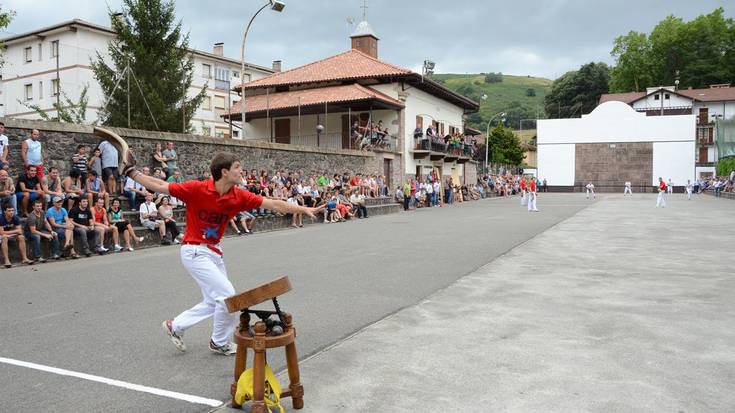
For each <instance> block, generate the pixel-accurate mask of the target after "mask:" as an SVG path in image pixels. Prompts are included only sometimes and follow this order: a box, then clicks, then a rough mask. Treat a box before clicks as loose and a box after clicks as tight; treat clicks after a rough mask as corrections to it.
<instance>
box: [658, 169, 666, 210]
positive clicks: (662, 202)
mask: <svg viewBox="0 0 735 413" xmlns="http://www.w3.org/2000/svg"><path fill="white" fill-rule="evenodd" d="M658 207H661V208H666V182H664V179H663V178H661V177H660V176H659V177H658V197H657V198H656V208H658Z"/></svg>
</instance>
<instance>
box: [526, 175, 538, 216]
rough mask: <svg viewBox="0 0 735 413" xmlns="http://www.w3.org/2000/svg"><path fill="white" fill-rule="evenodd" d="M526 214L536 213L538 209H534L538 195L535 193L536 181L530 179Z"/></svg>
mask: <svg viewBox="0 0 735 413" xmlns="http://www.w3.org/2000/svg"><path fill="white" fill-rule="evenodd" d="M527 190H528V212H538V208H536V197H537V196H538V194H537V193H536V180H535V179H533V178H531V180H530V182H529V183H528V188H527Z"/></svg>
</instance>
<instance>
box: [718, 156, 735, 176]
mask: <svg viewBox="0 0 735 413" xmlns="http://www.w3.org/2000/svg"><path fill="white" fill-rule="evenodd" d="M732 171H735V157H733V158H725V159H720V160H719V161H717V176H726V175H730V172H732Z"/></svg>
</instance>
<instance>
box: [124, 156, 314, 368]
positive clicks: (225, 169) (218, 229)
mask: <svg viewBox="0 0 735 413" xmlns="http://www.w3.org/2000/svg"><path fill="white" fill-rule="evenodd" d="M125 172H126V173H127V175H128V176H129V177H130V178H131V179H133V180H134V181H136V182H138V183H140V184H141V185H143V186H144V187H146V188H147V189H148V190H150V191H152V192H158V193H163V194H170V195H173V196H175V197H176V198H178V199H181V200H182V201H184V202H186V233H185V235H184V240H183V242H182V246H181V263H182V264H183V265H184V268H186V271H187V272H188V273H189V275H191V277H192V278H193V279H194V281H196V283H197V285H199V288H200V289H201V291H202V297H203V299H202V301H201V302H200V303H199V304H197V305H195V306H194V307H192V308H190V309H188V310H186V311H184V312H183V313H181V314H179V315H178V316H177V317H176V318H174V319H173V320H165V321H164V322H163V329H164V330H165V331H166V334H167V335H168V336H169V338H170V339H171V341H172V342H173V343H174V345H175V346H176V348H177V349H179V350H180V351H185V350H186V346H185V345H184V340H183V334H184V331H186V330H187V329H188V328H190V327H192V326H193V325H195V324H197V323H199V322H201V321H204V320H206V319H207V318H209V317H213V318H214V323H213V328H212V337H211V340H210V342H209V349H210V350H211V351H212V352H214V353H217V354H222V355H232V354H235V351H236V347H235V345H234V344H233V343H231V342H230V338H231V337H232V334H233V333H234V330H235V326H236V324H237V315H236V314H234V315H233V314H230V313H229V312H228V311H227V307H226V305H225V299H226V298H228V297H230V296H232V295H234V294H235V289H234V288H233V287H232V283H230V280H229V279H228V278H227V270H226V269H225V263H224V260H223V259H222V248H221V247H220V244H219V242H220V238H222V234H224V232H225V229H226V228H227V225H228V223H229V221H230V219H232V217H233V216H235V215H236V214H238V213H239V212H241V211H247V210H251V209H259V208H264V209H267V210H272V211H276V212H282V213H286V214H301V213H303V214H306V215H308V216H310V217H312V218H315V217H316V215H315V214H317V213H318V212H319V211H320V210H321V209H322V208H307V207H302V206H299V205H298V204H289V203H286V202H283V201H280V200H274V199H266V198H263V197H261V196H259V195H254V194H252V193H250V192H248V191H246V190H243V189H240V188H239V187H237V185H238V184H240V183H241V182H242V168H241V167H240V162H239V161H238V160H237V157H236V156H235V155H234V154H232V153H225V152H219V153H217V154H215V155H214V158H213V159H212V163H211V165H210V172H211V173H212V178H211V179H207V180H205V181H186V182H182V183H177V182H171V183H169V182H165V181H161V180H158V179H156V178H153V177H151V176H148V175H144V174H143V173H141V172H139V171H137V170H135V168H131V169H126V171H125Z"/></svg>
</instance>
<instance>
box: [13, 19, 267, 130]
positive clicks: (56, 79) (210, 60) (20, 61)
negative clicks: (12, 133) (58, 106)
mask: <svg viewBox="0 0 735 413" xmlns="http://www.w3.org/2000/svg"><path fill="white" fill-rule="evenodd" d="M114 36H115V33H114V31H112V29H110V28H109V27H104V26H100V25H97V24H93V23H89V22H86V21H83V20H71V21H67V22H63V23H59V24H56V25H53V26H50V27H44V28H41V29H37V30H34V31H31V32H27V33H23V34H19V35H15V36H11V37H7V38H5V39H3V42H4V43H5V45H6V47H7V49H6V50H5V51H4V58H5V65H4V66H3V68H2V82H1V83H0V105H1V106H0V116H9V117H18V118H25V119H37V118H38V115H37V114H36V113H35V112H34V111H33V110H31V109H29V108H28V106H27V105H37V106H39V107H41V108H42V109H44V110H46V111H47V112H48V113H49V114H51V115H52V116H53V115H54V113H55V111H54V109H53V106H52V104H53V103H54V102H55V101H56V99H57V91H58V90H59V87H60V88H61V90H62V91H63V92H64V93H65V94H66V95H67V96H69V98H70V99H72V101H75V102H76V101H77V100H78V97H79V94H80V93H81V91H82V89H83V88H84V86H85V85H88V86H89V88H88V94H89V104H88V107H87V114H86V115H87V121H89V122H92V121H94V120H96V119H97V111H98V110H99V109H100V108H101V107H102V105H103V104H104V96H103V94H102V89H101V88H100V86H99V84H98V83H97V81H96V80H95V78H94V73H93V72H92V67H91V64H90V63H91V61H92V60H93V59H96V55H97V53H98V52H99V53H100V55H102V56H103V58H105V59H107V58H108V54H107V50H108V48H107V45H108V42H110V41H111V40H112V39H113V38H114ZM189 51H190V52H191V55H192V56H193V59H194V68H195V69H194V71H195V72H194V80H193V82H192V84H191V87H190V88H189V90H188V91H187V94H188V95H189V96H194V95H196V94H197V93H199V92H200V91H201V90H202V87H204V86H205V85H206V87H207V98H206V99H205V101H204V102H203V104H202V105H201V107H200V108H199V110H198V111H197V112H196V113H195V115H194V118H193V119H192V123H191V126H192V128H193V129H194V131H195V132H196V133H199V134H203V135H207V136H227V135H229V133H230V132H229V125H228V124H227V123H225V122H224V121H223V119H222V117H221V115H222V114H224V113H226V111H227V110H229V109H230V107H231V106H232V105H233V103H234V102H235V101H237V100H238V99H239V96H238V94H237V93H235V92H232V91H231V89H232V86H234V84H235V83H236V82H237V83H239V81H240V61H239V60H236V59H230V58H227V57H225V56H224V45H223V44H222V43H218V44H216V45H214V47H213V50H212V52H211V53H210V52H204V51H200V50H193V49H191V50H189ZM246 68H247V69H246V79H247V78H250V79H252V80H255V79H259V78H262V77H265V76H267V75H270V74H272V73H273V70H271V69H268V68H265V67H260V66H256V65H252V64H249V63H248V64H247V65H246ZM233 131H234V133H235V135H237V134H239V128H234V129H233ZM235 137H237V136H235Z"/></svg>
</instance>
